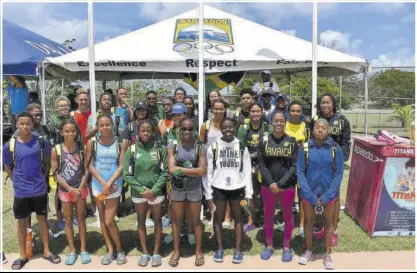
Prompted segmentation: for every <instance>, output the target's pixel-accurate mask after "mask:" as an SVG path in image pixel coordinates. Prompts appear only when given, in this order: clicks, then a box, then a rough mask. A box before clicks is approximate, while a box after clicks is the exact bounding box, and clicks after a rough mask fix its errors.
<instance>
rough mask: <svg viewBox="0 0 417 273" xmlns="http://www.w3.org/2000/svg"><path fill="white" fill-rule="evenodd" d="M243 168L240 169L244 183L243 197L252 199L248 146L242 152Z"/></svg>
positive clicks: (250, 164)
mask: <svg viewBox="0 0 417 273" xmlns="http://www.w3.org/2000/svg"><path fill="white" fill-rule="evenodd" d="M242 160H243V162H242V163H243V170H242V180H243V183H244V184H245V197H246V198H247V199H252V195H253V186H252V163H251V159H250V155H249V151H248V148H246V147H245V152H244V153H243V158H242Z"/></svg>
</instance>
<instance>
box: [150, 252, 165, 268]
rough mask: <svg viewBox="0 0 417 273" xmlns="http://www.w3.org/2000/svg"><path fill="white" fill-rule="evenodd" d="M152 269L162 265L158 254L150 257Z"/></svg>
mask: <svg viewBox="0 0 417 273" xmlns="http://www.w3.org/2000/svg"><path fill="white" fill-rule="evenodd" d="M151 264H152V267H158V266H161V265H162V257H161V255H159V254H153V255H152V263H151Z"/></svg>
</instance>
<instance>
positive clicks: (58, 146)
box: [49, 142, 85, 190]
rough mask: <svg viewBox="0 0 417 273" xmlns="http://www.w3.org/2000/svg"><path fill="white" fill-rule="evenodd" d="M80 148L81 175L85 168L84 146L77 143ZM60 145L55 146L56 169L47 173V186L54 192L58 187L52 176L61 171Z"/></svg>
mask: <svg viewBox="0 0 417 273" xmlns="http://www.w3.org/2000/svg"><path fill="white" fill-rule="evenodd" d="M77 144H78V145H79V147H80V150H79V155H80V159H81V163H82V165H81V168H83V173H84V172H85V168H84V158H85V156H84V145H83V144H82V143H81V142H78V143H77ZM62 150H63V149H62V144H57V145H55V151H56V157H57V161H58V167H57V168H56V169H55V171H52V169H51V170H50V171H49V186H50V187H51V189H52V190H56V189H57V187H58V184H57V182H56V181H55V179H54V175H56V174H57V173H58V172H60V171H61V169H62V165H63V162H62Z"/></svg>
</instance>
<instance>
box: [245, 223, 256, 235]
mask: <svg viewBox="0 0 417 273" xmlns="http://www.w3.org/2000/svg"><path fill="white" fill-rule="evenodd" d="M254 229H256V227H255V225H248V224H245V225H244V226H243V232H244V233H248V232H249V231H252V230H254Z"/></svg>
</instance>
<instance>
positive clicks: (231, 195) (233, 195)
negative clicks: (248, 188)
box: [211, 187, 245, 201]
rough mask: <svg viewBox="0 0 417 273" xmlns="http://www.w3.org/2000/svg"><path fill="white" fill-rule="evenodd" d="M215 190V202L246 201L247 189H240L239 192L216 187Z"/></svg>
mask: <svg viewBox="0 0 417 273" xmlns="http://www.w3.org/2000/svg"><path fill="white" fill-rule="evenodd" d="M211 188H212V189H213V200H215V201H228V200H239V201H242V200H244V199H245V188H240V189H237V190H231V191H229V190H221V189H218V188H215V187H211Z"/></svg>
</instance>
